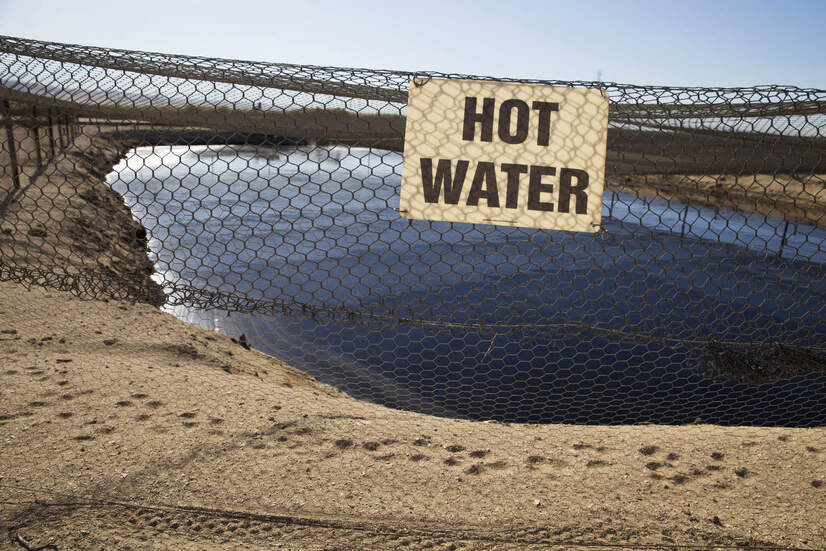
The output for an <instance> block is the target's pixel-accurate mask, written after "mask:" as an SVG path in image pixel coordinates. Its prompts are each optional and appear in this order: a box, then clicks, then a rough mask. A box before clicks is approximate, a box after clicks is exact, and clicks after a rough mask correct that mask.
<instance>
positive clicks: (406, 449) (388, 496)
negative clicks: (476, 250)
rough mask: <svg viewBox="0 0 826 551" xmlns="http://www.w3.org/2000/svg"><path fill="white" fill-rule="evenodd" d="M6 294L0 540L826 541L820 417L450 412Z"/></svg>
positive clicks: (134, 309)
mask: <svg viewBox="0 0 826 551" xmlns="http://www.w3.org/2000/svg"><path fill="white" fill-rule="evenodd" d="M0 297H2V300H0V320H2V321H0V366H2V367H0V381H1V382H0V388H2V391H0V392H1V393H2V394H0V404H1V405H0V442H2V451H3V453H2V454H0V494H2V495H3V498H2V502H3V503H2V505H1V506H0V507H2V514H0V523H1V524H2V525H3V528H5V530H3V532H8V534H5V533H3V534H0V547H2V546H4V545H5V546H7V548H10V549H13V548H15V547H14V545H13V544H11V543H9V542H10V539H8V538H10V537H12V535H13V537H16V535H17V534H18V533H19V534H21V535H22V536H23V538H24V539H25V540H26V541H27V542H29V543H31V544H32V545H34V544H37V545H43V544H45V543H49V542H54V543H55V544H56V545H57V546H58V548H59V549H61V550H63V549H114V548H117V549H126V548H132V549H167V548H169V549H205V548H230V549H232V548H250V549H269V548H278V546H281V547H282V548H286V549H396V548H399V549H400V548H407V549H431V548H433V549H532V548H536V549H541V548H548V547H549V546H551V545H552V544H559V545H561V546H562V548H566V549H570V548H576V547H577V546H576V545H573V544H574V542H580V543H583V544H587V545H588V547H589V548H593V547H592V546H594V545H596V546H597V548H599V544H604V545H605V546H613V545H618V544H619V545H623V546H630V548H639V547H642V546H646V545H653V546H655V547H654V548H657V549H659V548H669V547H671V546H674V545H700V544H702V545H709V544H718V545H720V546H728V545H731V546H734V545H741V546H742V545H748V544H751V545H758V544H766V545H773V546H789V547H797V548H806V549H819V548H823V547H824V545H826V525H824V523H823V519H824V518H826V461H824V458H826V429H823V428H818V429H789V428H753V427H717V426H709V425H690V426H682V427H672V426H653V425H649V426H616V427H606V426H568V425H505V424H499V423H484V422H469V421H459V420H449V419H441V418H436V417H429V416H425V415H421V414H414V413H407V412H401V411H394V410H391V409H387V408H384V407H381V406H376V405H371V404H367V403H363V402H358V401H355V400H353V399H351V398H349V397H348V396H346V395H344V394H341V393H339V392H337V391H335V390H333V389H331V388H328V387H326V386H324V385H321V384H320V383H318V382H316V381H314V380H313V379H311V378H310V377H308V376H306V375H304V374H302V373H300V372H298V371H296V370H294V369H291V368H289V367H287V366H284V365H282V364H280V363H279V362H277V361H276V360H274V359H272V358H270V357H267V356H264V355H263V354H260V353H258V352H256V351H254V350H246V349H244V348H243V347H241V346H240V345H238V344H236V343H234V342H233V341H231V340H230V339H229V338H227V337H224V336H222V335H219V334H217V333H214V332H209V331H206V330H203V329H200V328H197V327H194V326H190V325H187V324H185V323H183V322H181V321H179V320H177V319H175V318H173V317H172V316H170V315H168V314H165V313H162V312H160V311H158V310H157V309H156V308H154V307H152V306H149V305H140V304H137V305H135V304H131V303H126V302H117V301H109V302H100V301H84V300H80V299H78V298H75V297H73V296H71V295H69V294H67V293H62V292H56V291H47V290H43V289H39V288H35V289H32V290H31V291H26V290H25V289H23V288H22V287H21V286H19V285H16V284H12V283H3V284H0ZM9 531H10V532H9ZM4 538H6V539H4ZM563 544H564V545H563ZM451 546H452V547H451Z"/></svg>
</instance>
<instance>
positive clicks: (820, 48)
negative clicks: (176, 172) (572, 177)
mask: <svg viewBox="0 0 826 551" xmlns="http://www.w3.org/2000/svg"><path fill="white" fill-rule="evenodd" d="M825 21H826V0H797V1H794V0H789V1H785V2H783V1H764V0H750V1H740V0H717V1H711V2H709V1H694V2H692V1H679V2H677V1H670V0H659V1H647V0H645V1H643V0H639V1H633V0H626V1H624V2H607V1H606V2H598V1H587V0H572V1H566V2H557V1H547V2H542V1H533V0H531V1H524V2H518V1H513V2H506V1H498V2H494V1H486V0H476V1H467V2H464V1H463V2H458V1H457V2H451V1H449V0H441V1H430V0H412V1H406V2H394V1H392V0H384V1H364V2H356V1H351V2H336V1H332V0H309V1H306V2H303V1H302V2H299V1H295V0H294V1H290V2H282V1H269V2H241V1H236V2H212V1H209V0H201V1H198V2H188V1H178V0H167V1H165V2H157V1H150V0H141V1H136V2H121V1H111V0H110V1H107V2H92V1H88V2H83V1H66V0H60V1H52V2H41V1H36V0H35V1H32V0H27V1H21V0H0V34H4V35H12V36H21V37H26V38H37V39H41V40H52V41H56V42H70V43H76V44H90V45H96V46H110V47H118V48H126V49H137V50H148V51H157V52H168V53H183V54H193V55H206V56H214V57H227V58H236V59H250V60H260V61H275V62H285V63H306V64H314V65H333V66H350V67H369V68H386V69H405V70H438V71H444V72H457V73H467V74H483V75H492V76H501V77H521V78H540V79H566V80H578V79H582V80H590V79H596V77H597V75H598V73H599V72H600V71H601V74H602V78H603V80H609V81H616V82H621V83H633V84H662V85H673V86H678V85H688V86H749V85H756V84H792V85H797V86H803V87H815V88H826V33H824V32H823V23H824V22H825Z"/></svg>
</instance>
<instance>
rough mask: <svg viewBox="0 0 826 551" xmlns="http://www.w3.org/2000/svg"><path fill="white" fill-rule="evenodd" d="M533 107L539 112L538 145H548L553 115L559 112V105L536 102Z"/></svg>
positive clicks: (548, 102)
mask: <svg viewBox="0 0 826 551" xmlns="http://www.w3.org/2000/svg"><path fill="white" fill-rule="evenodd" d="M531 107H533V108H534V109H536V110H537V111H539V126H538V127H537V131H538V136H537V138H536V145H548V143H549V142H550V139H549V137H550V135H551V113H552V112H554V111H559V104H558V103H553V102H550V101H535V102H533V103H532V104H531Z"/></svg>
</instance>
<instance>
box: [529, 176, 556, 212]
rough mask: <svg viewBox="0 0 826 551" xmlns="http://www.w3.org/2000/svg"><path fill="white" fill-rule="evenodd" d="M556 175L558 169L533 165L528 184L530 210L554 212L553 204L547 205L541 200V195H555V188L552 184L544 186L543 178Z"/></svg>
mask: <svg viewBox="0 0 826 551" xmlns="http://www.w3.org/2000/svg"><path fill="white" fill-rule="evenodd" d="M555 174H556V168H554V167H552V166H542V165H532V166H531V176H530V182H529V183H528V209H530V210H541V211H546V212H548V211H552V210H554V204H553V203H545V202H543V201H541V200H540V199H539V195H540V194H541V193H553V192H554V186H553V185H552V184H543V183H542V177H543V176H553V175H555Z"/></svg>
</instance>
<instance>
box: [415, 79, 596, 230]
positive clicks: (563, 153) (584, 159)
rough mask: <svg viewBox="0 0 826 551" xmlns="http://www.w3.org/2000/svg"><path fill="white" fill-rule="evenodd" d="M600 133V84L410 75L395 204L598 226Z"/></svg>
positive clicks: (438, 215)
mask: <svg viewBox="0 0 826 551" xmlns="http://www.w3.org/2000/svg"><path fill="white" fill-rule="evenodd" d="M607 133H608V99H607V97H606V96H604V95H603V93H602V92H601V91H600V90H595V89H585V88H565V87H557V86H545V85H540V84H522V83H510V82H493V81H481V80H452V79H451V80H445V79H430V80H426V81H421V82H418V81H416V80H414V81H412V82H411V83H410V95H409V99H408V103H407V127H406V132H405V139H404V167H403V170H402V187H401V201H400V205H399V212H400V213H401V214H402V216H404V217H406V218H413V219H424V220H446V221H454V222H473V223H479V224H496V225H504V226H523V227H533V228H551V229H557V230H569V231H581V232H596V231H598V230H599V226H600V220H601V214H602V190H603V182H604V179H605V146H606V140H607Z"/></svg>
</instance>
